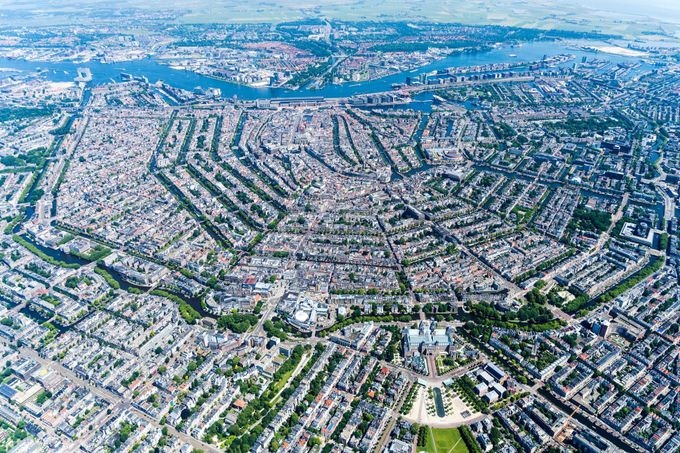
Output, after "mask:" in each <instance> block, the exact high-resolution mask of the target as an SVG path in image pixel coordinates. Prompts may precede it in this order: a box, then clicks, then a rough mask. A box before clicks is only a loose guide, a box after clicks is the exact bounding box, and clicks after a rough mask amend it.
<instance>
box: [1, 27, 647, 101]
mask: <svg viewBox="0 0 680 453" xmlns="http://www.w3.org/2000/svg"><path fill="white" fill-rule="evenodd" d="M585 43H586V42H585V41H581V42H565V41H537V42H529V43H524V44H521V45H517V46H502V47H498V48H494V49H491V50H488V51H481V52H473V53H455V54H453V55H450V56H448V57H446V58H443V59H441V60H437V61H435V62H432V63H430V64H428V65H425V66H422V67H419V68H417V69H414V70H411V71H406V72H400V73H397V74H393V75H390V76H387V77H383V78H380V79H376V80H371V81H367V82H360V83H346V84H342V85H328V86H325V87H323V88H321V89H318V90H313V89H301V90H287V89H283V88H253V87H248V86H243V85H237V84H234V83H230V82H226V81H223V80H217V79H214V78H211V77H207V76H203V75H200V74H196V73H194V72H191V71H186V70H181V69H173V68H171V67H170V66H168V65H165V64H161V63H159V62H158V61H157V60H155V59H153V58H147V59H143V60H136V61H126V62H120V63H101V62H98V61H90V62H87V63H73V62H43V61H25V60H18V59H8V58H2V57H0V69H14V70H18V71H20V72H27V71H36V70H38V69H41V70H44V71H45V72H44V76H45V77H46V78H47V79H48V80H51V81H54V82H67V81H72V80H73V79H74V78H75V77H76V75H77V69H78V68H80V67H84V68H90V70H91V71H92V82H91V83H92V84H94V85H101V84H104V83H110V82H117V81H120V74H121V73H122V72H125V73H128V74H131V75H134V76H138V77H141V76H144V77H146V78H147V79H148V80H149V82H151V83H155V82H156V81H158V80H161V81H163V82H165V83H167V84H169V85H171V86H173V87H176V88H182V89H185V90H193V89H194V88H196V87H202V88H219V89H220V90H221V92H222V97H225V98H231V97H233V96H237V97H238V98H239V99H244V100H247V99H263V98H284V97H303V96H324V97H327V98H338V97H340V98H344V97H350V96H353V95H357V94H366V93H376V92H382V91H389V90H391V88H392V84H394V83H403V82H404V81H405V80H406V77H407V76H413V75H417V74H420V73H424V72H431V71H436V70H438V69H445V68H451V67H461V66H477V65H486V64H497V63H512V62H528V61H536V60H540V59H542V58H543V57H544V56H548V57H550V56H554V55H558V54H573V55H575V56H576V57H577V59H576V61H580V59H581V57H583V56H587V57H588V58H589V59H590V58H599V59H606V60H610V61H612V62H623V61H625V62H636V61H639V60H640V59H639V58H631V57H622V56H618V55H609V54H603V53H597V54H596V53H592V52H586V51H581V50H575V47H574V46H575V45H577V44H580V45H583V44H585ZM572 63H573V61H572V62H570V63H569V64H572ZM12 74H16V72H11V71H0V77H7V76H10V75H12Z"/></svg>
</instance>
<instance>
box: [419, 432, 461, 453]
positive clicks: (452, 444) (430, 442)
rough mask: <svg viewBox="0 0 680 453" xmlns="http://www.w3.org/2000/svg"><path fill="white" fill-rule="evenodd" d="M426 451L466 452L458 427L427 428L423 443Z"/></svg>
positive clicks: (430, 452)
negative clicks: (424, 442) (426, 435)
mask: <svg viewBox="0 0 680 453" xmlns="http://www.w3.org/2000/svg"><path fill="white" fill-rule="evenodd" d="M425 451H427V453H467V452H468V449H467V447H466V446H465V442H463V439H462V438H461V436H460V432H459V431H458V428H429V429H428V437H427V440H426V444H425Z"/></svg>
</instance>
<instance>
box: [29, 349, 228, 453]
mask: <svg viewBox="0 0 680 453" xmlns="http://www.w3.org/2000/svg"><path fill="white" fill-rule="evenodd" d="M19 352H20V354H21V355H22V356H23V357H29V358H31V359H33V360H35V361H36V362H38V363H40V364H41V365H43V366H45V367H48V368H51V369H53V370H56V371H57V372H59V373H60V374H61V375H63V376H65V377H66V378H68V379H69V380H70V381H72V382H74V383H76V384H77V385H80V386H83V387H87V388H88V389H89V390H90V391H91V392H92V393H93V394H95V395H97V396H98V397H100V398H103V399H105V400H107V401H109V402H112V403H113V404H114V406H115V407H117V408H120V409H127V410H129V411H130V412H132V413H134V414H135V415H136V416H138V417H140V418H142V419H143V420H145V421H146V422H147V423H149V424H151V425H153V426H155V427H157V428H159V429H162V428H167V430H168V432H169V434H171V435H172V436H174V437H177V438H178V439H179V440H181V441H182V442H185V443H187V444H189V445H191V446H192V447H193V448H195V449H199V450H203V451H206V452H219V450H218V449H216V448H215V447H213V446H211V445H208V444H206V443H205V442H202V441H200V440H198V439H195V438H193V437H191V436H189V435H187V434H184V433H182V432H179V431H177V430H176V429H175V428H173V427H172V426H170V425H161V424H160V423H159V422H158V421H157V420H156V419H154V418H152V417H150V416H149V415H147V414H145V413H144V412H142V411H140V410H138V409H137V408H135V407H134V406H132V405H131V403H130V401H129V400H126V399H124V398H122V397H120V396H118V395H116V394H115V393H113V392H110V391H109V390H106V389H103V388H101V387H98V386H96V385H94V384H93V383H91V382H89V381H85V380H83V379H81V378H80V377H79V376H78V375H76V374H75V373H74V372H73V371H71V370H69V369H68V368H66V367H64V366H63V365H61V364H60V363H59V362H55V361H53V360H49V359H46V358H43V357H41V356H40V355H39V354H38V353H37V352H36V351H34V350H33V349H30V348H26V347H21V348H19Z"/></svg>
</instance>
